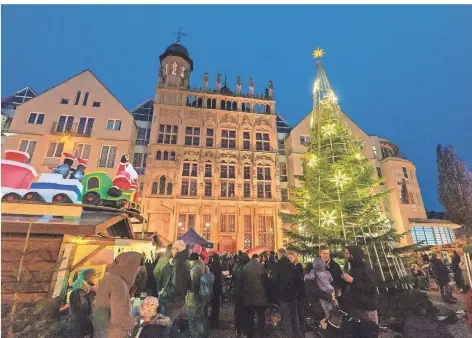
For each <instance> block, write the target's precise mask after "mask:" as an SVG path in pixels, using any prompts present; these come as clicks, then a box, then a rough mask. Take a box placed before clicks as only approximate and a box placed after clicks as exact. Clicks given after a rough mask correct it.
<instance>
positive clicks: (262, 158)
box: [255, 155, 274, 162]
mask: <svg viewBox="0 0 472 338" xmlns="http://www.w3.org/2000/svg"><path fill="white" fill-rule="evenodd" d="M255 160H256V161H267V162H274V159H273V158H272V157H270V156H267V155H258V156H256V158H255Z"/></svg>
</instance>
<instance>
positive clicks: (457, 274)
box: [451, 250, 466, 291]
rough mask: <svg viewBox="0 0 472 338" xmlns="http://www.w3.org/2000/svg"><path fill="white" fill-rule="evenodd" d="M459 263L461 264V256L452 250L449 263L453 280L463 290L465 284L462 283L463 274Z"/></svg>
mask: <svg viewBox="0 0 472 338" xmlns="http://www.w3.org/2000/svg"><path fill="white" fill-rule="evenodd" d="M460 264H461V256H459V254H458V253H457V251H456V250H454V251H453V254H452V263H451V267H452V272H453V273H454V281H455V282H456V285H457V287H458V288H459V289H460V290H462V291H465V290H466V286H465V283H464V275H463V274H462V270H461V268H460Z"/></svg>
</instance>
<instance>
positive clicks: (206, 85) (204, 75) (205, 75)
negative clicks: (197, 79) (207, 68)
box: [203, 72, 208, 90]
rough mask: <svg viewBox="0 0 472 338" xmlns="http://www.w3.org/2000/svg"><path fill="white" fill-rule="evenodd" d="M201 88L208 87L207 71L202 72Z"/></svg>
mask: <svg viewBox="0 0 472 338" xmlns="http://www.w3.org/2000/svg"><path fill="white" fill-rule="evenodd" d="M203 88H204V89H205V90H207V89H208V73H207V72H205V73H203Z"/></svg>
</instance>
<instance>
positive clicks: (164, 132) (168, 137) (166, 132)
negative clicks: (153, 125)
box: [157, 124, 178, 144]
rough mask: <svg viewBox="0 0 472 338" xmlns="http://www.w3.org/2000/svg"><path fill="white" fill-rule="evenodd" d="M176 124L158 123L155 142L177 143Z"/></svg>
mask: <svg viewBox="0 0 472 338" xmlns="http://www.w3.org/2000/svg"><path fill="white" fill-rule="evenodd" d="M177 131H178V128H177V126H171V125H169V124H160V125H159V133H158V135H157V143H161V144H162V143H163V144H177Z"/></svg>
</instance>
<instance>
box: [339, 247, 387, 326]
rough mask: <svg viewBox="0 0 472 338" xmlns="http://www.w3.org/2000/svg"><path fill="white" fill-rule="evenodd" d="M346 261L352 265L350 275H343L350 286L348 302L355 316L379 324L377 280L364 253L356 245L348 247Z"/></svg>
mask: <svg viewBox="0 0 472 338" xmlns="http://www.w3.org/2000/svg"><path fill="white" fill-rule="evenodd" d="M346 259H347V260H348V262H349V264H350V265H351V269H350V272H349V274H347V273H345V274H343V275H342V277H343V279H344V280H345V281H346V283H348V284H349V291H348V297H347V298H348V302H349V307H350V310H351V311H352V312H353V315H355V316H357V317H359V318H360V319H363V320H366V321H371V322H373V323H375V324H378V323H379V319H378V313H377V301H378V294H377V278H376V276H375V273H374V271H372V269H371V268H370V266H368V265H367V263H366V262H364V251H363V250H362V249H361V248H360V247H358V246H355V245H352V246H348V247H346Z"/></svg>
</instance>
